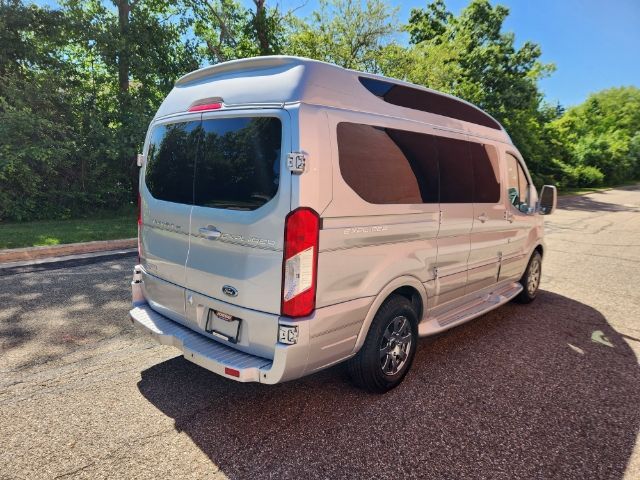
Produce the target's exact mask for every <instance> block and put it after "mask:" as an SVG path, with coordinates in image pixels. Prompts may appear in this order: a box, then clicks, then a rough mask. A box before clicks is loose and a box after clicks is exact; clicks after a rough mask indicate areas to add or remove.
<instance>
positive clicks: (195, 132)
mask: <svg viewBox="0 0 640 480" xmlns="http://www.w3.org/2000/svg"><path fill="white" fill-rule="evenodd" d="M199 125H200V122H185V123H173V124H169V125H159V126H157V127H155V128H154V129H153V131H152V132H151V141H150V144H149V150H148V152H147V165H146V170H145V183H146V185H147V188H148V189H149V192H151V195H152V196H153V197H154V198H157V199H159V200H166V201H167V202H174V203H186V204H192V203H193V171H194V165H195V159H196V152H197V150H198V140H199V136H200V135H199V130H200V129H199Z"/></svg>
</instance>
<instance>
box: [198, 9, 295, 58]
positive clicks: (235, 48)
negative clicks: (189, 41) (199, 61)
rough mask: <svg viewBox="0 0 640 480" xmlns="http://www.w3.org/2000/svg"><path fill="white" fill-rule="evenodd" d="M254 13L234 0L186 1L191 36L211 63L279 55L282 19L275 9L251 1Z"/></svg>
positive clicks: (282, 37)
mask: <svg viewBox="0 0 640 480" xmlns="http://www.w3.org/2000/svg"><path fill="white" fill-rule="evenodd" d="M253 3H254V7H255V10H252V9H250V8H246V7H244V6H242V5H241V4H240V3H238V2H237V1H235V0H219V1H211V0H188V1H187V2H186V5H187V7H188V9H189V10H190V12H191V15H192V16H193V19H194V33H195V35H196V37H197V38H198V39H199V40H200V41H201V42H202V43H203V44H204V48H202V47H201V49H202V50H203V54H204V56H205V57H206V58H207V59H208V60H209V61H210V62H211V63H214V64H215V63H220V62H225V61H228V60H234V59H237V58H247V57H255V56H258V55H278V54H281V53H282V48H283V43H284V33H285V19H284V16H283V15H282V14H281V13H280V11H279V10H278V8H269V7H267V5H266V4H265V1H264V0H254V2H253Z"/></svg>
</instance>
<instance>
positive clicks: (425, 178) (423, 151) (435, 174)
mask: <svg viewBox="0 0 640 480" xmlns="http://www.w3.org/2000/svg"><path fill="white" fill-rule="evenodd" d="M386 132H387V135H389V137H390V138H391V139H392V140H393V141H394V142H395V144H396V145H398V148H400V150H402V153H403V154H404V156H405V157H406V158H407V160H408V161H409V165H411V169H412V170H413V173H414V175H415V176H416V180H417V181H418V187H419V188H420V196H421V197H422V203H438V199H439V195H440V193H439V186H440V185H439V184H440V181H439V171H438V152H437V150H436V142H435V137H434V136H433V135H427V134H425V133H417V132H407V131H406V130H395V129H391V128H387V129H386Z"/></svg>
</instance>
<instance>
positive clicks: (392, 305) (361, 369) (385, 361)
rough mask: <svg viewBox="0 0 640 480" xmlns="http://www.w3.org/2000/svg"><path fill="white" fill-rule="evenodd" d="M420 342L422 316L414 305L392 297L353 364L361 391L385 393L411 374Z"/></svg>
mask: <svg viewBox="0 0 640 480" xmlns="http://www.w3.org/2000/svg"><path fill="white" fill-rule="evenodd" d="M417 341H418V316H417V315H416V312H415V310H414V309H413V306H412V305H411V302H410V301H409V300H407V299H406V298H405V297H402V296H400V295H392V296H390V297H389V298H388V299H387V300H385V301H384V303H383V304H382V305H381V306H380V309H379V310H378V312H377V313H376V316H375V317H374V319H373V322H372V323H371V327H370V328H369V333H368V334H367V338H366V339H365V342H364V345H363V346H362V348H361V349H360V351H359V352H358V354H357V355H356V356H355V357H353V358H352V359H351V360H349V364H348V367H349V374H350V375H351V378H352V379H353V381H354V383H355V384H356V385H358V386H359V387H361V388H363V389H365V390H368V391H370V392H373V393H384V392H387V391H389V390H391V389H392V388H394V387H397V386H398V385H399V384H400V383H401V382H402V380H403V379H404V377H405V375H406V374H407V372H408V371H409V368H410V367H411V364H412V363H413V357H414V356H415V353H416V347H417Z"/></svg>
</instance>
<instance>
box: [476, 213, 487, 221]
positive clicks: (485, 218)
mask: <svg viewBox="0 0 640 480" xmlns="http://www.w3.org/2000/svg"><path fill="white" fill-rule="evenodd" d="M478 220H480V221H481V222H482V223H484V222H486V221H487V220H489V217H488V216H487V214H486V213H482V214H480V215H478Z"/></svg>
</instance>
